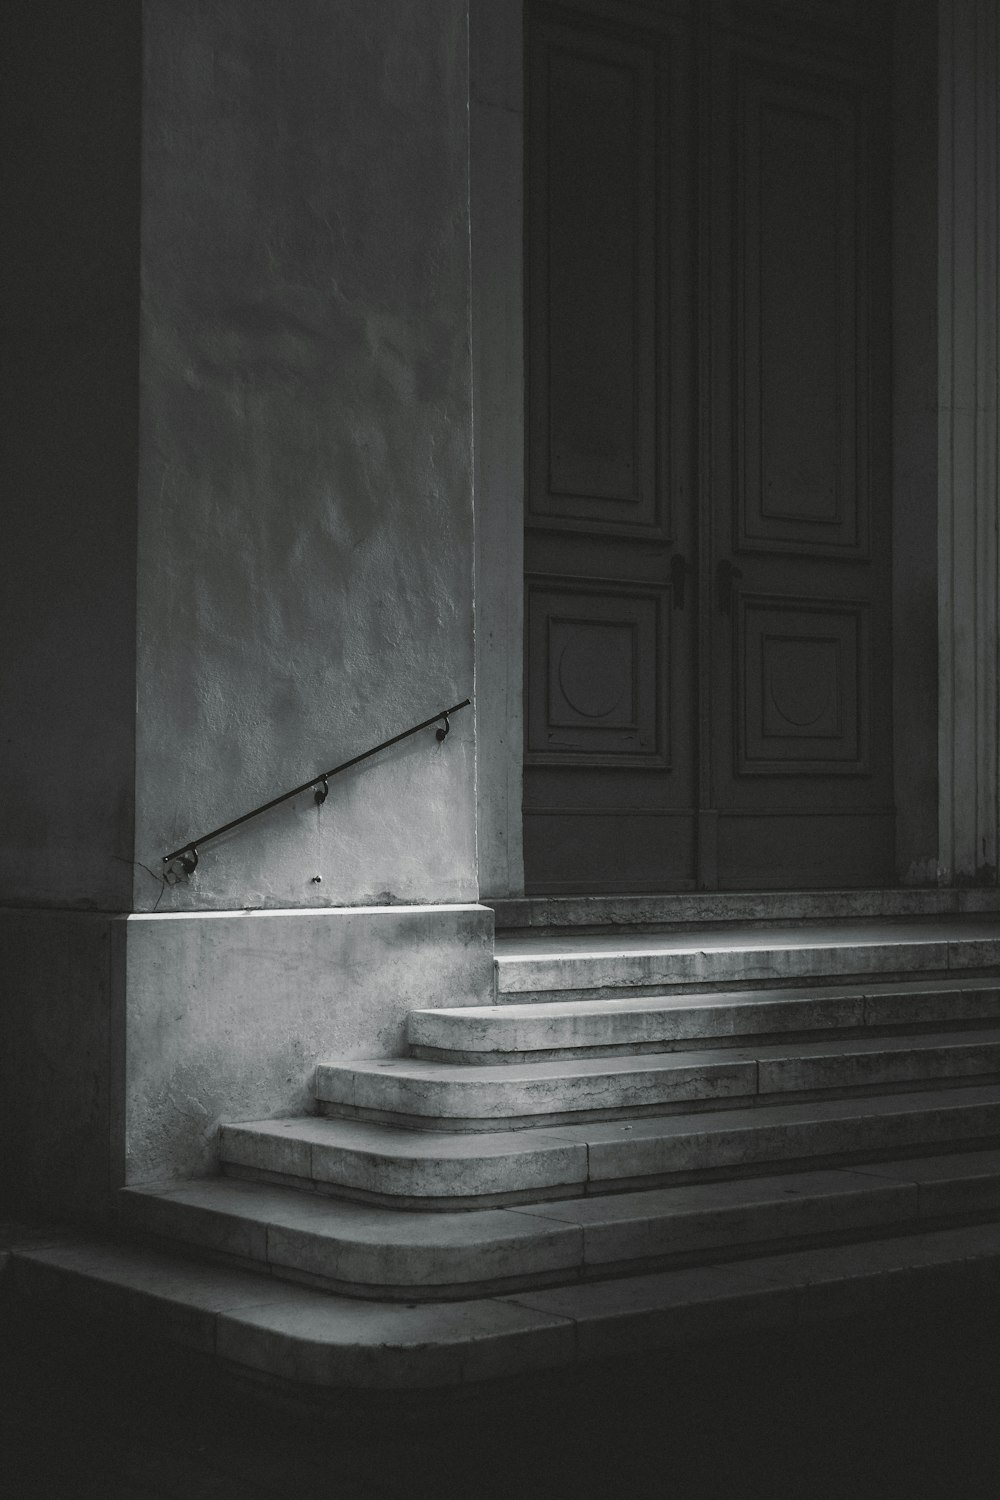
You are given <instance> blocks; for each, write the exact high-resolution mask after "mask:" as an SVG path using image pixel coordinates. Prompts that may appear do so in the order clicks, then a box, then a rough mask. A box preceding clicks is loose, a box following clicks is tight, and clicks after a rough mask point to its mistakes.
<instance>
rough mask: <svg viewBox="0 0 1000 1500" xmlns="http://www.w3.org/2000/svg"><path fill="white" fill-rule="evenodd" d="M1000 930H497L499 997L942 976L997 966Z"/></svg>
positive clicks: (961, 923) (940, 924)
mask: <svg viewBox="0 0 1000 1500" xmlns="http://www.w3.org/2000/svg"><path fill="white" fill-rule="evenodd" d="M998 934H1000V928H998V923H997V921H996V919H995V918H990V917H988V916H987V917H983V916H969V917H953V918H950V919H948V918H943V919H942V918H938V919H933V920H932V919H930V918H928V919H927V920H925V921H922V922H920V923H906V922H900V921H889V920H884V921H879V922H869V923H861V922H856V921H855V922H840V923H831V922H826V923H801V924H799V925H797V926H795V927H788V926H778V925H774V926H769V927H764V928H755V927H752V926H730V927H727V928H725V929H723V930H710V931H707V930H702V931H689V932H680V933H674V934H670V935H664V934H661V935H659V936H657V935H655V934H646V935H635V934H623V933H617V934H613V935H611V936H600V935H583V934H581V935H577V936H570V937H541V936H512V935H508V934H504V933H501V934H499V936H498V938H497V954H496V964H497V994H498V998H499V999H502V998H504V997H506V996H510V997H511V998H512V999H515V1000H525V999H529V998H530V997H531V996H532V995H541V996H543V997H544V995H545V994H547V993H552V994H554V995H559V996H562V997H564V998H570V997H572V996H573V995H574V994H580V995H586V994H588V993H589V994H592V995H594V996H595V997H600V996H602V995H605V994H607V995H609V996H610V995H613V994H614V993H615V992H616V991H618V992H621V991H624V990H630V991H635V992H637V993H639V994H642V993H651V992H654V991H655V990H656V989H657V988H659V987H661V986H678V985H692V984H693V985H698V984H704V985H714V986H715V987H716V988H723V987H725V986H726V985H728V984H732V983H747V982H750V981H753V982H757V983H762V984H768V983H771V982H773V981H775V980H779V981H780V980H795V979H807V978H813V977H815V978H821V977H824V978H826V977H830V976H831V975H836V976H842V977H849V976H851V975H862V974H865V975H867V974H872V975H880V974H881V975H885V976H889V975H891V974H919V973H921V972H924V973H928V972H943V971H946V970H948V969H949V968H965V967H977V966H980V967H981V966H984V965H986V964H993V963H995V953H996V952H997V951H1000V935H998ZM990 955H994V956H992V957H991V956H990Z"/></svg>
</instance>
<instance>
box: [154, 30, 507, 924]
mask: <svg viewBox="0 0 1000 1500" xmlns="http://www.w3.org/2000/svg"><path fill="white" fill-rule="evenodd" d="M143 33H144V35H143V40H144V51H145V70H144V79H143V123H144V130H143V161H142V178H143V199H142V209H143V224H142V244H143V291H144V298H143V331H142V360H141V388H142V405H141V443H140V464H139V502H138V580H139V581H138V661H137V680H138V701H137V744H136V764H135V778H136V803H137V812H136V830H135V844H136V850H135V856H136V858H137V859H139V860H141V861H143V862H144V863H145V864H147V865H149V866H150V867H151V868H153V869H156V868H158V865H159V860H160V858H161V856H162V855H163V854H164V853H165V852H166V851H167V850H169V849H173V848H175V847H176V846H177V845H178V844H180V843H181V842H182V841H183V840H185V839H187V838H190V837H193V836H195V835H197V834H198V833H200V832H202V831H203V830H206V829H209V828H213V827H215V826H216V825H218V824H220V823H222V822H224V821H226V820H227V819H229V818H232V817H234V816H236V815H238V814H240V813H242V812H244V811H246V810H248V809H249V808H252V807H253V806H255V805H256V804H258V803H260V802H263V801H265V800H267V799H268V798H271V797H273V796H275V795H276V794H277V793H279V792H281V791H283V790H284V789H286V788H288V787H290V786H295V785H296V784H298V783H299V782H301V781H303V780H304V779H305V778H306V777H308V776H310V775H312V774H314V773H316V772H319V771H321V770H323V769H325V768H327V767H329V766H331V765H333V764H336V763H337V762H338V761H341V760H345V759H347V758H348V757H350V756H352V755H355V754H357V753H358V752H360V751H363V750H365V749H367V748H368V747H369V746H370V745H372V744H374V743H376V742H378V741H379V740H382V739H384V738H386V737H388V736H390V735H392V734H394V733H396V732H397V731H399V730H402V729H405V728H407V727H408V726H409V725H410V724H413V723H416V722H418V721H419V720H421V719H424V718H426V717H427V716H428V715H429V714H430V713H433V712H434V711H435V710H437V709H438V708H443V707H445V706H447V705H449V704H451V703H455V702H457V701H458V700H460V699H462V698H465V697H467V696H469V695H470V694H471V690H472V685H473V546H474V544H473V516H472V422H471V370H470V352H469V344H470V271H469V182H468V159H469V126H468V37H467V18H466V13H465V8H464V7H463V6H460V5H459V6H456V5H454V4H452V3H451V0H426V3H421V4H420V5H418V6H415V5H413V4H412V3H410V0H380V3H379V4H378V5H375V6H373V5H371V4H370V3H369V0H338V3H337V4H336V5H316V4H309V5H306V6H304V7H301V8H297V10H296V18H295V24H294V25H290V24H289V23H288V18H287V15H286V12H285V9H284V8H283V7H280V6H278V7H275V6H269V5H262V4H251V5H248V6H235V7H234V6H232V5H221V6H218V5H209V6H204V5H201V4H199V3H197V0H147V4H146V5H145V6H144V10H143ZM277 59H280V65H277V63H276V60H277ZM474 780H475V776H474V725H473V714H472V711H471V710H466V711H465V712H464V713H463V714H459V715H456V717H455V720H454V723H453V728H452V732H451V734H450V736H449V737H448V739H447V741H446V742H445V743H444V744H438V743H437V742H436V740H435V738H434V735H433V733H432V732H428V733H426V734H425V735H423V736H421V737H420V738H418V739H414V740H409V741H407V742H405V743H404V744H402V745H400V746H398V747H396V748H395V749H393V750H392V751H390V752H388V753H387V754H386V755H385V756H383V757H380V758H379V759H377V760H374V761H372V762H370V763H369V764H368V765H365V766H362V767H359V768H357V770H355V771H352V772H350V773H348V774H347V775H346V776H344V777H342V778H339V780H338V783H336V784H334V785H333V786H332V787H331V792H330V798H329V801H328V802H327V803H326V805H325V806H324V807H322V808H317V806H316V805H315V803H314V801H313V798H312V796H311V795H310V794H304V795H303V796H302V797H300V798H299V799H297V800H296V802H295V803H293V804H290V805H286V806H284V807H282V808H278V809H276V810H275V811H274V812H273V813H270V814H268V815H267V816H266V817H264V818H262V819H260V820H259V821H257V822H256V823H254V824H251V825H248V826H247V827H245V828H242V829H240V830H239V831H238V832H237V833H236V834H234V835H232V836H229V837H227V838H226V839H224V840H221V841H219V842H218V843H216V844H215V845H214V846H212V847H211V849H210V850H209V849H207V848H206V849H205V850H204V851H203V854H202V860H201V864H200V866H199V869H198V871H197V874H196V875H195V877H194V878H193V879H191V880H190V881H182V882H181V883H179V884H177V885H175V886H173V887H172V888H170V889H169V890H167V891H165V892H158V888H157V886H156V885H155V884H154V883H153V882H152V881H150V879H149V877H148V876H147V875H146V874H145V873H143V872H142V871H141V870H140V871H138V872H137V874H136V886H135V901H136V904H137V906H138V907H139V908H140V909H146V910H148V909H151V908H152V906H153V904H154V902H155V901H156V900H157V898H158V896H159V910H160V911H167V910H182V909H191V908H208V907H210V908H216V909H224V908H233V907H237V908H239V907H277V908H286V907H310V906H317V905H324V906H327V905H329V906H337V905H353V904H365V905H380V904H385V903H388V902H413V901H428V900H430V901H446V902H467V901H470V900H471V901H474V900H475V899H476V895H477V891H476V869H475V786H474ZM316 875H319V876H321V877H322V880H321V883H319V884H317V883H314V879H313V878H314V876H316Z"/></svg>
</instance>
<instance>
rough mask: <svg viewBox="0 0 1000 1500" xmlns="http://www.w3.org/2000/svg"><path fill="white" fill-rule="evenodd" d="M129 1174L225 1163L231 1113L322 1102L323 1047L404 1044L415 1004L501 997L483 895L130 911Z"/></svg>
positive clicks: (360, 1049)
mask: <svg viewBox="0 0 1000 1500" xmlns="http://www.w3.org/2000/svg"><path fill="white" fill-rule="evenodd" d="M125 925H126V927H127V973H128V995H129V1003H128V1025H127V1036H126V1045H125V1078H126V1096H127V1103H126V1107H125V1132H126V1162H127V1165H126V1174H127V1179H128V1181H130V1182H140V1181H149V1180H157V1179H163V1178H168V1177H173V1176H188V1175H198V1174H200V1173H205V1172H210V1171H211V1170H212V1169H213V1168H214V1167H215V1166H216V1144H217V1139H218V1126H219V1122H220V1121H221V1120H247V1119H250V1120H252V1119H260V1118H263V1117H267V1116H281V1115H294V1114H301V1113H308V1112H310V1111H311V1110H312V1109H313V1108H314V1100H313V1097H312V1093H311V1081H312V1076H313V1070H314V1067H315V1065H316V1063H317V1062H319V1061H320V1060H322V1059H323V1058H324V1057H329V1056H332V1055H334V1054H336V1055H339V1056H353V1057H358V1056H362V1057H380V1056H385V1055H387V1054H392V1053H398V1052H400V1051H401V1050H402V1045H403V1029H404V1023H405V1017H406V1013H407V1011H409V1010H411V1009H412V1008H414V1007H416V1006H421V1005H463V1004H465V1005H469V1004H488V1003H489V1002H490V1000H491V999H492V987H493V913H492V912H491V911H488V910H487V909H486V908H484V907H481V906H449V907H434V906H420V907H400V906H395V907H383V908H371V907H368V908H363V909H357V908H355V909H353V910H350V911H345V910H340V911H295V912H277V911H269V912H216V913H202V914H192V915H190V916H188V915H182V914H171V915H167V916H132V917H129V918H128V920H127V923H126V924H125Z"/></svg>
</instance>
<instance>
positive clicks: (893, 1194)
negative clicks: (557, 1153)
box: [121, 1151, 1000, 1300]
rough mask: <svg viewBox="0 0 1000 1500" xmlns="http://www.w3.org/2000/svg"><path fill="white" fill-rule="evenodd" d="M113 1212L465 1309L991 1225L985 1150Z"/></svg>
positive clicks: (141, 1202)
mask: <svg viewBox="0 0 1000 1500" xmlns="http://www.w3.org/2000/svg"><path fill="white" fill-rule="evenodd" d="M121 1209H122V1217H123V1223H124V1225H125V1227H127V1228H128V1229H129V1230H131V1231H132V1232H140V1233H142V1234H143V1235H147V1236H153V1237H156V1238H158V1239H162V1240H177V1241H181V1242H183V1243H185V1244H187V1245H189V1246H193V1247H197V1248H198V1249H200V1250H204V1251H208V1252H211V1253H212V1254H214V1255H223V1256H225V1257H227V1258H229V1259H234V1260H236V1261H238V1262H241V1263H243V1262H251V1263H255V1264H257V1265H259V1266H261V1267H264V1268H267V1269H269V1270H270V1271H271V1272H272V1273H273V1274H274V1275H277V1276H282V1277H285V1278H291V1279H300V1280H307V1281H309V1282H311V1283H316V1284H319V1285H322V1286H325V1287H326V1288H327V1289H328V1290H332V1291H337V1292H342V1293H345V1294H347V1295H353V1296H369V1297H370V1296H376V1297H385V1298H403V1299H406V1300H410V1299H413V1298H417V1297H433V1298H445V1297H456V1296H466V1297H467V1296H471V1295H473V1294H477V1295H478V1294H481V1293H486V1292H491V1293H492V1292H496V1291H508V1290H513V1289H515V1288H516V1287H523V1286H528V1285H534V1286H538V1285H546V1284H559V1283H566V1282H572V1281H576V1280H580V1279H584V1278H587V1277H595V1276H606V1275H608V1274H612V1273H618V1272H623V1271H625V1270H627V1271H628V1273H629V1274H638V1273H640V1272H642V1271H644V1270H648V1269H650V1268H651V1267H652V1266H654V1265H663V1264H664V1263H666V1262H667V1261H674V1262H676V1261H678V1260H680V1259H685V1260H690V1259H692V1258H694V1257H697V1259H698V1261H699V1263H701V1262H704V1261H705V1260H706V1258H712V1257H713V1256H715V1257H718V1256H720V1255H724V1256H725V1257H726V1258H727V1259H728V1258H732V1256H733V1255H735V1254H748V1253H750V1252H751V1251H752V1250H755V1249H759V1247H760V1246H762V1245H766V1244H768V1242H777V1241H783V1242H788V1241H801V1240H805V1239H816V1238H817V1237H820V1236H825V1237H828V1238H830V1237H837V1238H839V1239H844V1238H849V1237H852V1236H855V1235H857V1233H858V1232H859V1231H872V1230H874V1229H885V1228H886V1227H887V1226H889V1225H895V1226H902V1225H907V1226H915V1225H917V1224H919V1222H920V1221H921V1220H935V1219H942V1218H945V1217H950V1218H955V1217H957V1216H960V1215H961V1216H969V1215H973V1214H982V1213H989V1212H996V1211H998V1210H1000V1151H985V1152H967V1153H962V1154H960V1155H952V1156H942V1157H934V1158H930V1159H926V1158H915V1159H913V1160H910V1161H895V1162H883V1163H879V1164H877V1165H872V1166H862V1167H855V1168H850V1169H847V1168H845V1169H840V1170H827V1171H813V1172H799V1173H784V1174H781V1175H779V1176H772V1177H758V1178H744V1179H736V1180H734V1181H730V1182H712V1183H705V1184H697V1185H688V1186H681V1187H669V1188H653V1189H648V1190H646V1191H644V1192H632V1193H622V1194H617V1195H613V1196H605V1197H596V1198H578V1199H569V1200H564V1201H562V1202H557V1203H549V1204H546V1203H537V1204H528V1205H524V1206H523V1207H508V1208H493V1209H480V1210H471V1211H467V1212H464V1213H427V1212H423V1213H421V1212H413V1211H407V1210H399V1209H392V1208H385V1207H381V1206H376V1205H368V1204H365V1205H362V1204H357V1203H349V1202H339V1201H336V1200H333V1199H329V1198H320V1197H317V1196H316V1195H314V1194H310V1193H304V1192H302V1191H300V1190H297V1189H294V1188H288V1187H274V1186H270V1185H265V1184H260V1183H253V1182H238V1181H231V1180H227V1179H225V1178H222V1179H218V1178H215V1179H207V1180H200V1181H197V1182H189V1183H183V1184H180V1185H177V1186H172V1187H163V1188H130V1189H126V1190H125V1191H124V1193H123V1194H122V1198H121Z"/></svg>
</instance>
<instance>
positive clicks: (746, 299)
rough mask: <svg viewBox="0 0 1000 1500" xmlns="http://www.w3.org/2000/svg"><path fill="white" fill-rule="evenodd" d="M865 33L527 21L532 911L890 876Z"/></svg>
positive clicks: (708, 23) (882, 344)
mask: <svg viewBox="0 0 1000 1500" xmlns="http://www.w3.org/2000/svg"><path fill="white" fill-rule="evenodd" d="M880 11H881V7H880V6H879V5H877V4H871V5H866V6H864V7H861V8H858V7H856V6H854V5H853V4H851V3H838V0H810V3H809V4H798V5H794V6H790V5H785V4H784V3H783V0H702V3H700V4H699V5H697V6H695V7H693V8H690V9H688V8H687V7H684V6H679V7H677V8H673V9H671V8H658V9H657V12H656V16H655V20H654V17H653V14H652V12H651V9H650V7H649V6H647V5H643V4H638V3H636V4H635V5H634V7H633V8H632V9H631V12H630V11H629V7H628V6H627V5H626V4H625V3H624V0H615V3H614V4H613V5H610V4H608V3H606V0H581V3H580V4H579V6H578V9H577V12H576V14H575V15H573V16H572V17H570V16H569V14H568V12H567V11H566V9H564V8H560V9H559V10H558V11H555V10H552V11H549V10H547V9H545V8H544V7H543V6H541V5H529V9H528V20H529V26H528V29H527V35H528V62H529V90H528V152H527V164H528V173H527V213H526V223H527V228H528V246H527V260H526V266H527V305H528V340H527V348H528V443H529V451H528V465H527V473H528V496H527V504H526V526H527V534H526V549H525V555H526V570H527V578H526V585H525V590H526V592H525V653H526V684H527V686H526V716H525V718H526V744H525V782H524V786H525V793H524V822H525V830H524V832H525V865H526V877H527V883H528V889H529V890H531V891H537V892H545V891H556V890H564V891H568V892H572V891H588V890H590V891H601V890H605V891H614V890H637V891H640V890H656V889H670V888H678V887H685V886H691V885H693V884H700V885H702V886H705V887H708V886H712V885H714V884H716V883H718V884H719V885H721V886H723V887H730V888H739V887H743V888H746V887H762V888H763V887H768V886H770V887H774V886H781V885H789V886H793V885H837V884H847V885H852V884H853V885H856V884H867V883H878V882H881V881H885V880H888V879H891V855H892V811H891V802H892V787H891V760H890V743H891V742H890V729H891V726H890V704H889V700H888V694H887V693H886V692H885V691H883V690H882V688H881V685H882V684H885V683H888V682H889V681H890V680H891V656H890V643H889V552H888V546H889V473H888V436H889V423H888V365H887V348H888V338H887V329H886V327H885V313H884V310H885V309H887V308H888V305H889V295H888V293H889V287H888V278H887V270H886V261H885V255H884V251H885V247H886V242H887V234H886V224H885V214H886V213H887V209H888V198H889V194H888V190H887V185H886V183H885V182H884V181H883V180H882V179H881V178H880V176H879V172H880V170H881V166H880V163H881V161H882V160H883V159H884V157H885V148H884V146H883V145H882V135H883V125H882V119H881V112H880V108H881V107H880V98H881V96H882V95H883V94H884V93H885V80H886V77H887V74H886V72H885V65H884V58H883V56H882V54H881V53H880V52H879V45H878V42H877V35H876V34H877V31H878V28H877V26H875V25H874V24H873V20H872V18H873V16H875V15H876V14H877V13H880ZM629 14H631V16H632V19H633V24H631V25H629V24H626V20H625V18H627V17H628V15H629ZM685 15H686V19H685ZM696 81H697V88H696V87H695V84H696ZM695 246H697V247H698V248H697V254H696V253H695ZM696 330H697V338H696V336H695V331H696ZM696 453H697V454H699V455H700V462H699V464H698V466H697V468H696V464H695V460H694V455H695V454H696ZM699 584H700V587H699V586H698V585H699Z"/></svg>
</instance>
